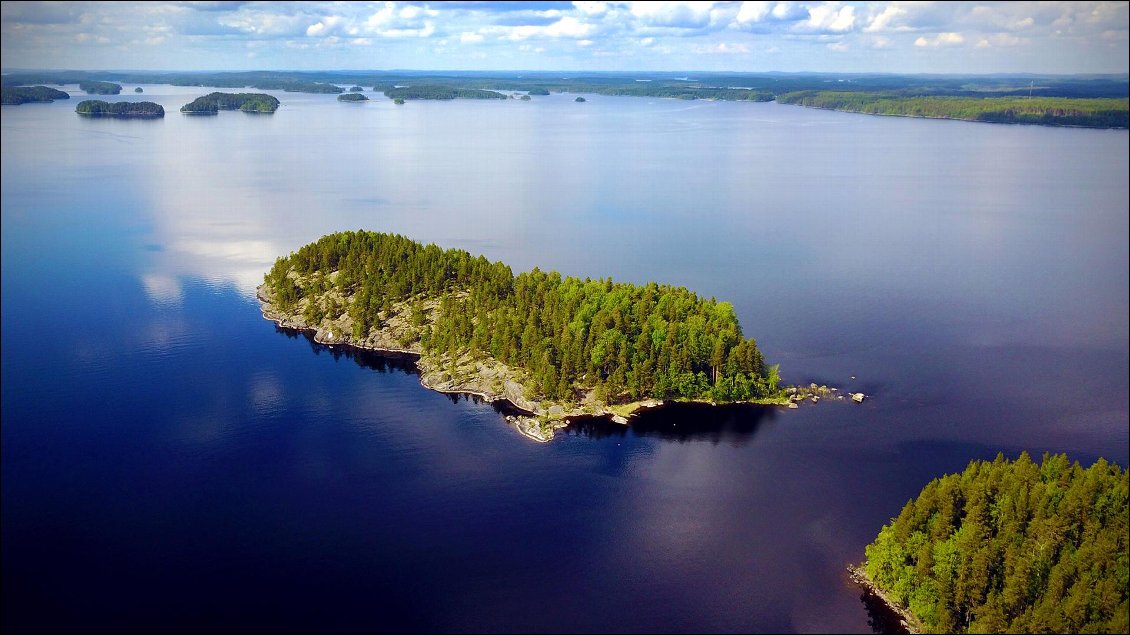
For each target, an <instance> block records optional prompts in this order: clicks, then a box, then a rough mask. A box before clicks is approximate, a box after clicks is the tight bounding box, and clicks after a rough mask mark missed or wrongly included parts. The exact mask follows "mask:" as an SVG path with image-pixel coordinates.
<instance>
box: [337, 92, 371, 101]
mask: <svg viewBox="0 0 1130 635" xmlns="http://www.w3.org/2000/svg"><path fill="white" fill-rule="evenodd" d="M337 100H338V101H351V102H362V101H369V98H368V97H366V96H365V95H363V94H361V93H345V94H342V95H338V96H337Z"/></svg>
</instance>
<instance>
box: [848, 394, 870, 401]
mask: <svg viewBox="0 0 1130 635" xmlns="http://www.w3.org/2000/svg"><path fill="white" fill-rule="evenodd" d="M866 397H867V395H864V394H863V393H861V392H853V393H851V400H852V401H854V402H855V403H863V400H864V399H865V398H866Z"/></svg>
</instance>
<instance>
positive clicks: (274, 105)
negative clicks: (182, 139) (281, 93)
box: [180, 93, 279, 115]
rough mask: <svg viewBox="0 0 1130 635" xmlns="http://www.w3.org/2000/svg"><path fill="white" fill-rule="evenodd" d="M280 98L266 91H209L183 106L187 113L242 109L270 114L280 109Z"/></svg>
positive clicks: (213, 113) (195, 113) (197, 113)
mask: <svg viewBox="0 0 1130 635" xmlns="http://www.w3.org/2000/svg"><path fill="white" fill-rule="evenodd" d="M278 108H279V100H278V99H275V98H274V97H272V96H271V95H268V94H266V93H209V94H207V95H204V96H203V97H197V98H196V99H194V100H192V101H191V102H189V103H187V104H185V105H183V106H181V108H180V111H181V112H182V113H184V114H186V115H215V114H219V111H221V110H240V111H243V112H247V113H253V114H270V113H273V112H275V111H276V110H278Z"/></svg>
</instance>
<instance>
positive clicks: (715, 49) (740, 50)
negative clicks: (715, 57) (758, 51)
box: [695, 42, 750, 55]
mask: <svg viewBox="0 0 1130 635" xmlns="http://www.w3.org/2000/svg"><path fill="white" fill-rule="evenodd" d="M695 52H697V53H700V54H703V53H706V54H721V55H745V54H747V53H749V52H750V49H749V47H748V46H746V45H745V44H731V43H727V42H719V43H718V44H715V45H713V46H702V47H698V48H697V49H696V50H695Z"/></svg>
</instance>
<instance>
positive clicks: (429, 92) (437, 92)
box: [385, 85, 506, 99]
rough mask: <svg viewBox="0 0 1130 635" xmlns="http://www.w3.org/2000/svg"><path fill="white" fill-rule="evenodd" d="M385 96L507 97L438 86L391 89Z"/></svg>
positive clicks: (474, 90) (484, 91)
mask: <svg viewBox="0 0 1130 635" xmlns="http://www.w3.org/2000/svg"><path fill="white" fill-rule="evenodd" d="M385 96H386V97H389V98H391V99H506V95H503V94H502V93H499V92H495V91H493V90H480V89H478V88H451V87H449V86H437V85H421V86H404V87H401V88H389V89H387V90H385Z"/></svg>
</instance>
